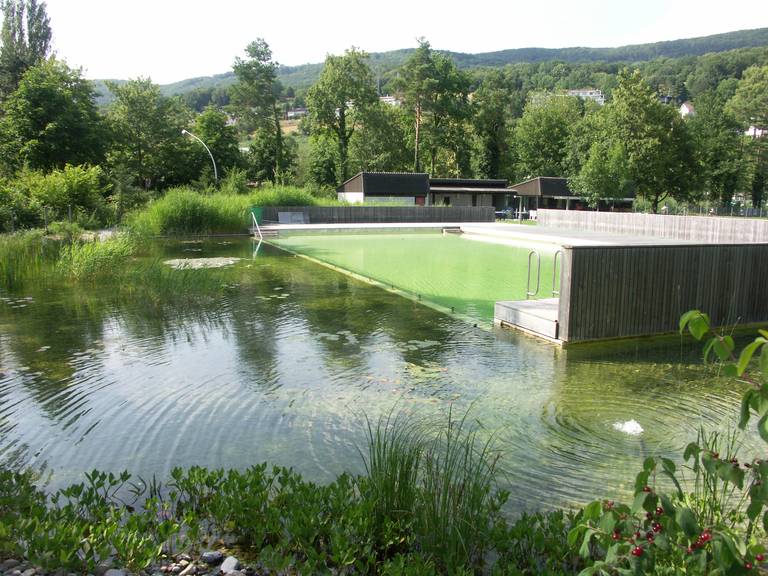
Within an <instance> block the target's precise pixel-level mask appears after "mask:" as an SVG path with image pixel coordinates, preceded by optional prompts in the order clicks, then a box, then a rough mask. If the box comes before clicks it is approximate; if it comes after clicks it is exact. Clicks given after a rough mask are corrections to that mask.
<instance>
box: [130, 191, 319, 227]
mask: <svg viewBox="0 0 768 576" xmlns="http://www.w3.org/2000/svg"><path fill="white" fill-rule="evenodd" d="M317 203H318V200H317V198H315V197H314V196H312V195H311V194H310V193H309V192H307V191H306V190H303V189H301V188H295V187H290V186H274V187H268V188H264V189H260V190H257V191H255V192H252V193H251V194H248V195H239V194H231V193H227V192H217V193H214V194H203V193H200V192H197V191H195V190H192V189H190V188H175V189H173V190H170V191H169V192H167V193H166V194H165V196H163V197H162V198H158V199H157V200H154V201H153V202H150V203H149V204H148V205H147V206H146V207H145V208H144V209H142V210H140V211H138V212H135V213H134V214H132V215H130V216H129V217H128V220H127V224H128V227H129V229H131V230H132V231H133V232H135V233H138V234H140V235H144V236H165V235H185V234H227V233H229V234H232V233H242V232H245V231H247V230H248V228H249V226H250V224H251V221H250V216H249V210H250V208H251V207H252V206H314V205H316V204H317Z"/></svg>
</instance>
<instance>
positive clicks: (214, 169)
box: [181, 129, 219, 184]
mask: <svg viewBox="0 0 768 576" xmlns="http://www.w3.org/2000/svg"><path fill="white" fill-rule="evenodd" d="M181 133H182V134H183V135H185V136H192V138H194V139H195V140H197V141H198V142H200V144H202V145H203V147H204V148H205V149H206V150H207V151H208V156H210V157H211V163H212V164H213V180H214V182H215V183H216V184H218V183H219V172H218V171H217V170H216V160H214V159H213V154H211V149H210V148H208V146H206V145H205V142H203V141H202V140H200V138H198V137H197V136H195V135H194V134H192V132H190V131H189V130H184V129H182V131H181Z"/></svg>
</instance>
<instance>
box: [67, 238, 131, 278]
mask: <svg viewBox="0 0 768 576" xmlns="http://www.w3.org/2000/svg"><path fill="white" fill-rule="evenodd" d="M135 250H136V245H135V243H134V242H133V240H132V238H131V237H130V236H127V235H117V236H112V237H110V238H107V239H105V240H98V239H97V240H93V241H85V242H73V243H71V244H68V245H66V246H64V247H63V248H62V249H61V255H60V258H59V262H58V268H59V270H60V271H61V272H63V273H64V274H65V275H66V276H69V277H71V278H74V279H76V280H83V279H86V278H93V277H95V276H99V275H105V274H116V273H119V271H120V270H121V269H123V268H124V267H125V263H126V260H127V259H128V258H129V257H130V256H132V255H133V254H134V252H135Z"/></svg>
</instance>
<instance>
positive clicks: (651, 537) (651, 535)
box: [645, 530, 653, 540]
mask: <svg viewBox="0 0 768 576" xmlns="http://www.w3.org/2000/svg"><path fill="white" fill-rule="evenodd" d="M645 539H646V540H653V532H651V531H650V530H649V531H648V532H646V533H645Z"/></svg>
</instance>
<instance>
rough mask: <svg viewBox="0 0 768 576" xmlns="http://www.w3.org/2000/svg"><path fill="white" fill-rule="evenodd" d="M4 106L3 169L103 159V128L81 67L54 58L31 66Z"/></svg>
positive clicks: (47, 167) (44, 167)
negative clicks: (4, 165) (78, 68)
mask: <svg viewBox="0 0 768 576" xmlns="http://www.w3.org/2000/svg"><path fill="white" fill-rule="evenodd" d="M4 106H5V115H4V116H3V117H2V119H0V134H2V140H3V145H2V150H3V152H4V154H3V158H4V161H5V163H6V170H7V169H9V168H10V169H13V168H15V167H18V165H19V164H26V165H27V166H29V167H30V168H33V169H42V170H51V169H53V168H63V167H64V165H65V164H84V163H98V162H100V161H101V160H102V159H103V156H104V136H105V133H104V130H103V127H102V121H101V117H100V116H99V114H98V112H97V109H96V104H95V101H94V92H93V87H92V85H91V83H90V82H89V81H88V80H86V79H85V78H83V77H82V76H81V73H80V71H79V70H72V69H70V68H69V67H67V65H66V64H64V63H63V62H61V61H59V60H56V59H53V58H51V59H50V60H47V61H44V62H42V63H40V64H38V65H36V66H33V67H32V68H30V69H29V70H27V71H26V72H25V73H24V76H23V77H22V78H21V81H20V82H19V85H18V88H17V89H16V90H15V91H14V92H13V93H12V94H11V95H10V96H9V97H8V98H7V99H6V101H5V104H4Z"/></svg>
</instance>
